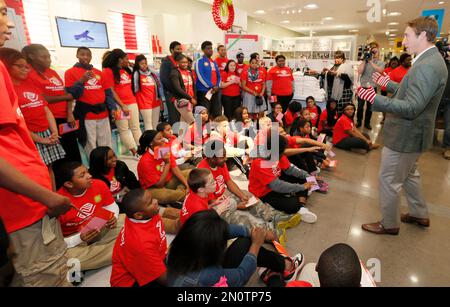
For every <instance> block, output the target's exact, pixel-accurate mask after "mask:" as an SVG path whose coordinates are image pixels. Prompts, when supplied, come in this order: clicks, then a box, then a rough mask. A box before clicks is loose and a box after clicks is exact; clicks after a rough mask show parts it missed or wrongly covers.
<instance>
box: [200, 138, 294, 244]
mask: <svg viewBox="0 0 450 307" xmlns="http://www.w3.org/2000/svg"><path fill="white" fill-rule="evenodd" d="M205 148H206V149H205V150H206V152H205V155H206V158H205V159H203V161H202V162H200V164H199V165H198V168H205V169H208V170H210V171H211V173H212V174H213V176H214V180H215V182H216V189H215V191H214V193H213V194H212V195H211V197H210V199H214V200H220V199H231V200H233V202H234V203H236V204H238V205H237V209H238V211H237V212H235V213H234V215H233V216H231V217H230V218H231V219H232V220H231V221H229V222H231V223H236V224H241V223H242V222H240V221H241V220H242V217H241V216H243V215H244V214H245V213H249V214H250V215H251V216H252V217H256V218H258V219H261V220H262V221H264V222H265V223H264V224H265V225H264V224H261V223H258V226H261V225H264V226H265V228H268V229H275V230H276V233H277V234H278V236H279V239H280V243H281V244H282V245H285V242H286V240H287V238H286V229H288V228H292V227H295V226H297V225H298V224H299V223H300V219H301V217H300V215H299V214H293V215H288V214H284V213H283V212H281V211H276V210H274V209H273V208H272V207H271V206H268V205H266V204H264V203H263V202H262V201H261V200H259V199H253V198H254V195H253V194H251V193H250V192H248V191H242V190H241V189H240V188H239V186H238V185H237V184H236V183H235V182H234V180H233V179H232V178H231V176H230V173H229V172H228V168H227V165H226V163H225V161H226V158H225V155H226V149H225V148H224V146H223V143H222V142H220V141H209V142H208V143H206V145H205ZM208 151H210V152H208ZM252 199H253V201H255V200H256V202H255V203H254V204H253V205H252V206H250V207H247V204H248V203H249V201H252ZM245 216H247V215H246V214H245ZM247 220H248V219H244V220H243V221H247ZM250 221H251V220H250ZM252 225H255V223H251V224H247V225H245V226H247V227H248V228H251V227H252Z"/></svg>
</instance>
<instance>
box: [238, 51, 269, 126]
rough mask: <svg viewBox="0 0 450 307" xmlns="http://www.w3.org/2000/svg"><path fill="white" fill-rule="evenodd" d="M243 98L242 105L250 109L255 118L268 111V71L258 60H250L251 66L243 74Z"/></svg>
mask: <svg viewBox="0 0 450 307" xmlns="http://www.w3.org/2000/svg"><path fill="white" fill-rule="evenodd" d="M241 82H242V90H243V98H242V105H243V106H244V107H246V108H247V109H248V112H249V113H250V114H251V116H252V117H253V118H256V117H257V116H258V115H259V114H260V113H263V112H264V111H267V103H266V100H265V99H264V94H265V91H266V71H265V70H264V69H261V68H260V67H259V63H258V60H257V59H255V58H253V59H251V60H250V67H249V68H248V69H246V70H244V71H243V72H242V75H241Z"/></svg>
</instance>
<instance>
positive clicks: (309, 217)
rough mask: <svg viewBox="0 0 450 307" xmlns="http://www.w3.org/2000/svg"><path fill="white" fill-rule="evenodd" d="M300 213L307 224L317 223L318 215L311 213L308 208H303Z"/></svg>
mask: <svg viewBox="0 0 450 307" xmlns="http://www.w3.org/2000/svg"><path fill="white" fill-rule="evenodd" d="M299 213H300V215H301V216H302V221H303V222H305V223H307V224H314V223H315V222H317V215H315V214H314V213H312V212H311V211H309V210H308V209H307V208H305V207H302V208H301V209H300V211H299Z"/></svg>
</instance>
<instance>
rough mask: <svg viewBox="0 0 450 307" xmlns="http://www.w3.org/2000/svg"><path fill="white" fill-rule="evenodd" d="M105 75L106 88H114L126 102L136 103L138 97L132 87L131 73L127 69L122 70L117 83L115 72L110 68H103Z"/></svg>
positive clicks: (127, 103) (128, 103)
mask: <svg viewBox="0 0 450 307" xmlns="http://www.w3.org/2000/svg"><path fill="white" fill-rule="evenodd" d="M103 77H104V78H105V83H104V84H105V88H106V89H108V88H113V89H114V91H116V93H117V95H118V96H119V98H120V99H121V100H122V102H123V103H124V104H126V105H130V104H133V103H136V97H134V94H133V90H132V88H131V82H132V81H131V75H130V74H129V73H128V72H127V71H126V70H125V69H121V70H120V82H119V83H116V81H115V80H114V74H113V71H112V70H111V69H110V68H105V69H104V70H103Z"/></svg>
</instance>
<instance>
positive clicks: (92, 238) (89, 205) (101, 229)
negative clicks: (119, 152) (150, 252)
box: [55, 162, 124, 271]
mask: <svg viewBox="0 0 450 307" xmlns="http://www.w3.org/2000/svg"><path fill="white" fill-rule="evenodd" d="M55 171H56V173H55V174H56V180H57V188H58V189H59V191H58V193H59V194H61V195H62V196H65V197H67V198H69V199H70V201H71V203H72V205H73V208H72V209H70V210H69V211H68V212H67V213H65V214H64V215H61V216H60V217H59V222H60V224H61V229H62V232H63V235H64V237H65V239H64V240H65V241H66V244H67V258H68V259H71V258H75V259H78V260H79V261H80V265H81V270H82V271H86V270H94V269H99V268H101V267H104V266H107V265H110V264H111V255H112V251H113V247H114V242H115V240H116V238H117V236H118V234H119V231H120V228H121V227H122V225H123V220H124V216H119V207H118V206H117V204H116V203H115V201H114V199H113V197H112V195H111V192H110V191H109V188H108V186H107V185H106V184H105V183H104V182H103V181H100V180H96V179H92V176H91V175H90V174H89V172H88V170H87V168H86V167H85V166H83V165H82V164H81V163H80V162H65V163H64V164H61V165H60V166H59V167H58V169H56V170H55ZM96 218H97V219H99V218H100V219H102V220H104V222H105V223H106V224H104V225H103V226H95V227H94V226H91V225H92V224H91V223H92V222H93V220H94V219H96Z"/></svg>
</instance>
